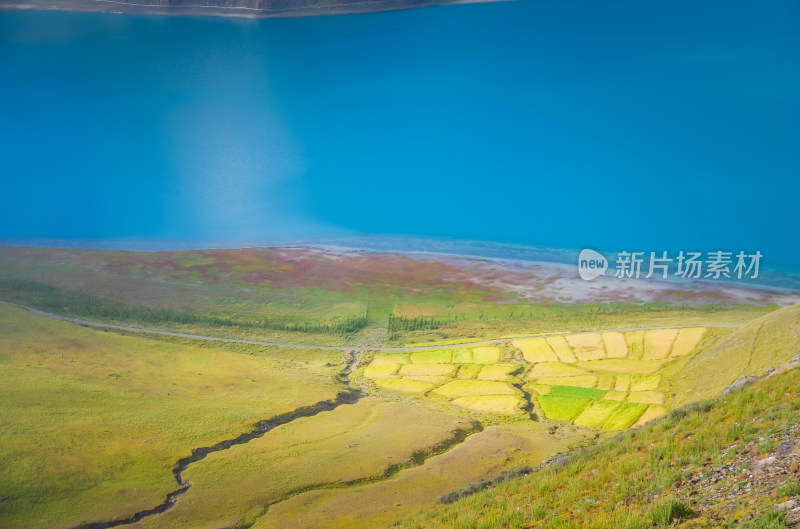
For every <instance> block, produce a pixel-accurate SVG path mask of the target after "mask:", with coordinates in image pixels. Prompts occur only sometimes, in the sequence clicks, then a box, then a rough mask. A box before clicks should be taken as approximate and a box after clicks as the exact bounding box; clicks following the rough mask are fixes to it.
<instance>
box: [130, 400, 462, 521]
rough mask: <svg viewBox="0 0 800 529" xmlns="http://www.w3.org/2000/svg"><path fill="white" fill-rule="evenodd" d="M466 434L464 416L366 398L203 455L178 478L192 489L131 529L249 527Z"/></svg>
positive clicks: (394, 467)
mask: <svg viewBox="0 0 800 529" xmlns="http://www.w3.org/2000/svg"><path fill="white" fill-rule="evenodd" d="M473 428H474V427H473V426H472V425H471V424H470V421H469V420H467V419H466V418H463V417H459V416H456V415H452V414H445V413H441V412H437V411H433V410H430V409H428V408H426V407H423V406H417V405H414V404H407V403H400V402H386V401H382V400H380V399H376V398H371V397H367V398H365V399H362V400H361V401H359V402H358V403H356V404H347V405H342V406H339V407H338V408H336V409H335V410H332V411H328V412H324V413H320V414H318V415H316V416H314V417H306V418H301V419H296V420H294V421H292V422H291V423H288V424H285V425H283V426H280V427H278V428H277V429H275V430H273V431H272V432H270V433H269V434H268V435H265V436H264V437H262V438H259V439H254V440H253V441H250V442H249V443H247V444H243V445H238V446H234V447H232V448H230V449H228V450H224V451H220V452H215V453H213V454H210V455H209V456H208V457H207V458H206V459H204V460H202V461H199V462H197V463H194V464H193V465H192V466H190V467H189V468H188V469H187V470H186V471H185V472H184V477H185V479H187V480H189V481H191V482H192V483H194V485H193V486H192V488H191V489H190V490H189V491H188V492H187V493H186V494H184V495H182V496H181V499H180V501H179V502H178V503H177V504H176V505H175V507H174V508H172V509H170V510H169V511H167V512H165V513H163V514H161V515H158V516H154V517H150V518H146V519H145V520H143V521H142V522H140V523H139V524H134V525H132V526H131V527H139V528H153V529H155V528H169V529H183V528H190V527H191V528H194V529H204V528H207V529H216V528H219V527H236V526H239V525H242V524H248V523H251V522H253V521H254V520H255V519H256V518H257V517H258V516H259V515H260V514H261V513H262V512H263V511H264V509H265V508H266V507H267V506H268V505H270V504H271V503H274V502H277V501H279V500H282V499H286V498H289V497H291V496H293V495H295V494H297V493H300V492H304V491H308V490H311V489H315V488H331V487H333V488H336V487H344V486H346V485H348V484H349V485H353V484H358V483H368V482H370V481H377V480H381V479H384V478H385V477H386V476H387V475H391V474H392V473H393V472H396V471H397V470H398V469H399V468H401V467H402V466H405V465H409V466H413V465H417V464H419V463H420V462H421V459H422V458H423V457H424V454H425V453H426V451H431V450H433V451H435V450H436V447H437V446H441V447H444V446H446V444H447V443H448V441H450V440H451V439H452V438H453V437H454V436H455V435H456V434H457V433H458V431H459V430H462V431H471V430H472V429H473ZM388 432H391V434H389V435H387V433H388Z"/></svg>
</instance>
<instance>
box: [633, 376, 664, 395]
mask: <svg viewBox="0 0 800 529" xmlns="http://www.w3.org/2000/svg"><path fill="white" fill-rule="evenodd" d="M659 385H661V375H631V388H630V389H631V391H652V390H654V389H658V386H659Z"/></svg>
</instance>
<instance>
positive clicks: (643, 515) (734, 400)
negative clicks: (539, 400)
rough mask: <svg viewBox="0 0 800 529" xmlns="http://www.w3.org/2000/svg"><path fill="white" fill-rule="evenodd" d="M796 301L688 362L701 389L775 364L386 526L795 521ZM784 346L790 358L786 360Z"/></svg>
mask: <svg viewBox="0 0 800 529" xmlns="http://www.w3.org/2000/svg"><path fill="white" fill-rule="evenodd" d="M798 309H799V308H798V307H790V308H788V309H782V310H780V311H776V312H775V313H774V314H772V315H771V316H770V317H766V318H762V319H760V320H759V321H757V322H754V323H753V324H752V325H748V326H746V327H743V328H741V329H738V330H737V331H735V332H734V333H730V334H728V335H726V336H722V337H720V338H719V339H718V340H717V341H716V342H715V343H712V344H710V345H709V347H708V349H707V350H706V351H705V352H704V356H703V357H702V358H701V359H700V360H698V361H697V363H696V365H693V366H691V368H692V369H694V373H695V375H696V376H697V377H699V378H698V379H697V380H696V383H695V385H694V386H692V387H693V388H696V389H697V393H696V394H695V395H700V394H706V393H707V392H710V391H712V390H713V388H715V387H719V388H721V387H722V386H720V384H726V382H724V381H725V380H728V379H731V380H735V379H736V378H738V376H740V375H739V373H743V372H744V373H758V372H763V371H767V370H768V368H767V367H766V366H767V365H770V362H773V361H774V362H775V363H773V364H771V365H772V366H775V367H777V369H771V370H769V374H768V375H767V376H765V377H762V378H761V379H759V380H757V381H756V382H755V383H753V384H750V385H747V384H744V385H742V386H741V387H739V388H738V389H734V390H731V391H729V392H727V393H726V394H724V395H721V396H719V397H717V398H716V399H715V400H711V401H704V402H696V403H693V404H690V405H687V406H685V407H683V408H681V409H679V410H676V411H674V412H672V413H671V414H669V415H667V416H666V417H664V418H662V419H660V420H657V421H654V422H652V423H649V424H648V425H646V426H644V427H642V428H639V429H635V430H631V431H628V432H625V433H623V434H620V435H618V436H616V437H614V438H611V439H608V440H605V441H603V442H601V443H599V444H597V445H594V446H591V447H588V448H586V449H583V450H581V451H578V452H576V453H573V454H571V455H570V456H568V457H561V458H559V459H556V460H555V461H553V462H551V463H550V464H545V465H543V466H542V467H540V468H538V469H536V470H534V471H533V472H531V473H530V474H529V475H527V476H526V477H524V478H521V479H517V480H513V481H507V482H504V483H500V484H499V485H496V486H492V487H488V488H486V487H480V488H486V490H482V491H481V492H478V493H477V494H473V492H474V491H475V490H476V489H477V488H478V487H473V488H471V489H465V490H464V491H463V492H458V493H456V494H451V495H450V499H453V498H458V497H459V496H460V499H457V500H456V501H455V502H454V503H451V504H449V505H440V506H438V507H437V508H436V509H433V510H430V511H426V512H422V513H419V514H418V515H417V516H414V517H411V518H407V519H403V520H399V521H396V522H395V523H394V524H392V525H391V526H390V527H393V528H417V529H422V528H425V529H438V528H453V527H463V528H487V529H488V528H499V527H503V528H519V529H521V528H533V527H552V528H559V529H571V528H579V527H592V528H597V529H612V528H613V529H620V528H624V529H645V528H649V527H676V526H680V527H714V528H717V527H718V528H729V527H742V528H747V529H782V528H788V527H800V501H799V500H800V498H798V495H800V413H798V412H799V411H800V369H798V367H800V358H797V357H798V353H800V337H799V336H798V333H800V326H799V325H798V317H800V310H798ZM751 353H752V354H751ZM787 355H792V357H793V358H792V359H791V360H790V361H788V362H786V363H783V364H781V362H780V361H779V360H780V359H783V358H785V357H786V356H787ZM687 367H688V366H687ZM714 369H716V371H717V372H716V373H715V372H714ZM737 369H738V370H739V371H738V372H736V370H737ZM731 377H732V378H731Z"/></svg>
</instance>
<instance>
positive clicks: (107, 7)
mask: <svg viewBox="0 0 800 529" xmlns="http://www.w3.org/2000/svg"><path fill="white" fill-rule="evenodd" d="M292 1H293V2H295V5H284V6H283V7H267V8H261V7H249V6H235V7H230V6H217V5H200V4H197V5H165V6H159V5H151V4H147V3H136V2H126V1H124V0H69V1H67V2H59V1H57V0H26V1H24V2H13V3H12V2H8V1H7V0H0V13H2V12H11V11H70V12H79V13H108V14H116V15H144V16H180V17H193V16H203V17H218V18H240V19H250V20H260V19H268V18H299V17H313V16H333V15H353V14H366V13H381V12H389V11H401V10H406V9H419V8H423V7H434V6H442V5H451V4H452V5H456V4H474V3H487V2H496V1H509V0H361V1H352V2H340V3H337V2H336V0H334V2H333V3H330V4H314V3H313V2H314V0H290V2H292ZM276 3H277V2H276Z"/></svg>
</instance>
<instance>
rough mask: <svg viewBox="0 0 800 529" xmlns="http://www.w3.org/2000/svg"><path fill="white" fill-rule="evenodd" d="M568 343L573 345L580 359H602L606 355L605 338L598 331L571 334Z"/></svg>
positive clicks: (576, 355)
mask: <svg viewBox="0 0 800 529" xmlns="http://www.w3.org/2000/svg"><path fill="white" fill-rule="evenodd" d="M567 343H569V345H570V347H572V350H573V352H574V353H575V357H576V358H577V359H578V360H579V361H583V362H585V361H587V360H600V359H601V358H605V357H606V350H605V346H604V345H603V338H602V337H601V336H600V334H598V333H596V332H593V333H588V334H572V335H569V336H567Z"/></svg>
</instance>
